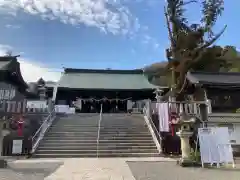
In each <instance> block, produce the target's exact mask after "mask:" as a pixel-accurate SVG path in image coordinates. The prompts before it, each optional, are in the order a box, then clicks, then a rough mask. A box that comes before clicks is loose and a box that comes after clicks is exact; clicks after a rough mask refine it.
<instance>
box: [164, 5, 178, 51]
mask: <svg viewBox="0 0 240 180" xmlns="http://www.w3.org/2000/svg"><path fill="white" fill-rule="evenodd" d="M164 15H165V18H166V22H167V29H168V35H169V39H170V41H171V45H172V47H174V46H175V42H174V39H173V34H172V31H171V28H170V22H169V18H168V14H167V10H166V7H165V6H164Z"/></svg>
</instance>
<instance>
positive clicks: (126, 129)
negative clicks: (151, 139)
mask: <svg viewBox="0 0 240 180" xmlns="http://www.w3.org/2000/svg"><path fill="white" fill-rule="evenodd" d="M50 130H52V131H83V130H84V131H96V130H98V128H95V127H92V128H91V127H88V128H86V127H79V128H77V127H75V128H65V127H51V128H50ZM100 130H101V131H117V130H118V131H137V132H139V131H146V130H148V129H147V127H141V128H132V127H121V128H115V127H109V128H106V127H104V128H103V127H101V128H100Z"/></svg>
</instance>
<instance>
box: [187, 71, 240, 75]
mask: <svg viewBox="0 0 240 180" xmlns="http://www.w3.org/2000/svg"><path fill="white" fill-rule="evenodd" d="M190 73H191V74H205V75H240V72H204V71H190Z"/></svg>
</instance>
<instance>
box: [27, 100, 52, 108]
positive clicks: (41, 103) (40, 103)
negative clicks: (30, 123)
mask: <svg viewBox="0 0 240 180" xmlns="http://www.w3.org/2000/svg"><path fill="white" fill-rule="evenodd" d="M27 108H36V109H43V108H47V101H27Z"/></svg>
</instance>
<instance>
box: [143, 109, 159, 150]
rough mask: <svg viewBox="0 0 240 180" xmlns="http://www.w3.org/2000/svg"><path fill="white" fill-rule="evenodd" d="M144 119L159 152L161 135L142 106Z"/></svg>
mask: <svg viewBox="0 0 240 180" xmlns="http://www.w3.org/2000/svg"><path fill="white" fill-rule="evenodd" d="M143 114H144V120H145V122H146V124H147V126H148V129H149V131H150V133H151V135H152V138H153V141H154V143H155V144H156V147H157V149H158V152H159V153H162V148H161V135H160V133H159V132H158V130H157V128H156V126H155V124H154V123H153V120H152V118H151V117H150V116H149V115H148V113H147V109H146V107H144V108H143Z"/></svg>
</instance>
